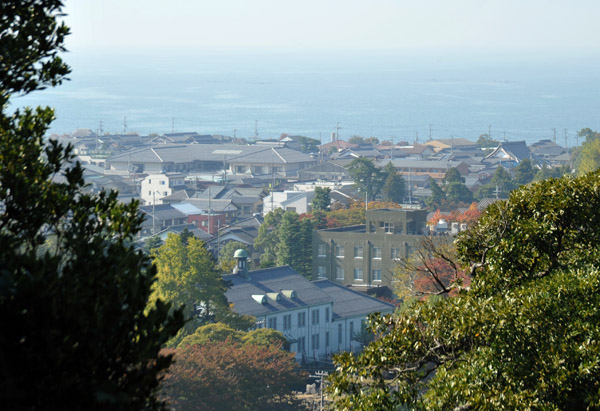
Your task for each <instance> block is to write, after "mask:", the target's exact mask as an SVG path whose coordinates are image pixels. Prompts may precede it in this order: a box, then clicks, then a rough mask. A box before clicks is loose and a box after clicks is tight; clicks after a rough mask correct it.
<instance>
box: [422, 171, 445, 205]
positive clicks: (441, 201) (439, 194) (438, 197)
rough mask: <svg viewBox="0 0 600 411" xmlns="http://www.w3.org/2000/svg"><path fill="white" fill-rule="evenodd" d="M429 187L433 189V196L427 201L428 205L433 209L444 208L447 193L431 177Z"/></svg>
mask: <svg viewBox="0 0 600 411" xmlns="http://www.w3.org/2000/svg"><path fill="white" fill-rule="evenodd" d="M429 186H430V187H431V196H430V197H429V198H427V200H426V201H425V202H426V203H427V205H428V206H429V207H431V208H440V207H444V206H445V205H446V192H445V191H444V190H442V189H441V187H440V186H439V185H438V183H436V182H435V180H434V179H433V178H431V177H429Z"/></svg>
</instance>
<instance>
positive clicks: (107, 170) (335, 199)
mask: <svg viewBox="0 0 600 411" xmlns="http://www.w3.org/2000/svg"><path fill="white" fill-rule="evenodd" d="M299 138H300V137H295V136H285V137H284V138H281V139H274V140H266V141H255V142H253V143H252V144H248V143H247V142H245V141H239V140H235V139H232V138H229V137H225V136H208V135H199V134H198V133H195V132H190V133H172V134H163V135H154V136H140V135H137V134H126V135H102V136H99V135H96V134H94V133H93V132H91V131H90V130H78V131H77V132H75V133H73V135H71V136H64V137H63V139H64V140H66V142H68V143H70V144H72V145H73V146H74V148H75V150H76V153H77V154H78V159H79V161H80V162H81V163H82V164H83V166H84V167H85V170H86V171H85V172H86V180H87V182H88V183H89V186H90V189H91V190H101V189H116V190H118V191H119V193H120V198H121V200H122V201H130V200H131V199H136V200H139V201H140V205H141V206H140V210H141V212H142V213H144V214H145V215H146V219H145V221H144V224H143V227H142V230H141V232H140V237H141V238H140V240H143V239H144V238H147V237H151V236H159V237H161V238H162V239H164V238H166V236H167V235H168V234H169V233H180V232H182V231H183V230H185V229H187V230H188V231H190V232H192V233H193V234H194V235H196V236H197V237H199V238H200V239H202V240H204V241H205V242H206V243H207V244H208V246H209V247H210V249H211V250H213V252H215V254H218V252H219V250H220V249H221V248H222V247H223V246H224V245H225V244H226V243H228V242H230V241H238V242H240V243H243V244H245V245H246V246H247V248H248V249H249V250H251V254H250V255H249V256H243V255H242V256H239V255H238V257H239V258H238V260H239V261H238V263H239V264H238V271H237V272H236V273H234V274H232V275H231V276H229V278H228V279H229V280H230V281H231V282H232V284H233V286H232V288H231V290H230V291H229V292H228V294H227V297H228V299H230V301H231V302H232V303H233V304H234V307H235V309H236V310H237V311H239V312H241V313H243V314H249V315H253V316H255V317H256V318H257V321H258V323H257V324H259V326H264V327H270V328H275V329H278V330H280V331H282V332H283V333H284V335H286V337H288V339H289V341H290V342H291V343H292V350H293V351H295V352H297V353H298V354H297V355H298V358H299V359H300V358H305V357H307V356H308V357H311V356H313V357H319V356H323V355H327V354H329V353H331V352H336V351H339V350H354V349H357V348H359V345H360V344H358V343H357V342H356V341H354V339H353V335H354V334H355V333H356V332H358V331H360V329H361V324H362V322H364V320H365V318H366V316H367V315H368V314H369V313H371V312H375V311H384V312H386V311H391V310H392V309H393V306H391V305H390V304H388V303H384V302H383V301H381V300H377V299H374V298H373V297H371V296H369V295H368V293H374V294H377V295H379V294H380V293H379V290H382V289H385V288H387V289H389V287H390V286H391V282H392V272H393V268H394V266H395V264H396V263H397V261H398V259H402V258H406V257H407V256H408V255H409V254H410V253H411V250H412V249H414V247H416V246H417V244H418V241H419V238H420V236H422V235H423V234H424V233H426V232H427V227H426V226H427V221H428V216H429V213H430V212H431V210H427V209H424V208H419V207H415V203H417V204H418V203H419V202H420V201H422V200H424V199H425V198H427V197H429V196H430V195H431V188H430V186H429V184H430V178H432V179H433V180H434V181H438V182H441V180H442V179H443V178H444V176H445V173H446V171H447V170H448V169H450V168H456V169H457V170H458V171H459V172H460V174H461V175H462V176H463V177H464V180H465V185H466V186H467V187H468V188H469V189H470V190H472V191H475V190H477V188H478V187H479V186H481V185H485V184H487V183H489V181H490V179H491V177H492V176H493V174H494V172H495V171H496V169H497V168H498V167H504V168H506V169H507V170H509V171H510V170H512V169H513V168H514V167H516V166H517V165H518V164H519V163H520V162H521V161H523V160H524V159H530V160H531V161H532V163H534V164H537V165H539V166H548V167H558V166H562V165H565V164H568V163H569V161H570V153H569V150H568V149H566V148H564V147H561V146H559V145H558V144H556V143H554V142H553V141H550V140H541V141H539V142H538V143H535V144H532V145H530V146H527V145H526V144H525V142H523V141H517V142H501V143H499V144H498V146H497V147H495V148H493V149H488V150H483V149H482V148H481V147H480V146H479V145H478V144H476V143H474V142H472V141H469V140H467V139H463V138H453V139H442V140H431V141H427V142H424V143H422V144H412V145H408V144H403V145H400V144H391V143H384V144H380V145H371V144H369V145H358V144H351V143H348V142H345V141H343V140H339V139H337V138H335V136H334V137H332V141H331V142H328V143H326V144H322V145H320V146H318V152H302V151H301V150H300V149H299V148H300V145H299V144H298V139H299ZM361 157H362V158H367V159H370V160H372V161H373V163H374V164H375V165H376V166H377V167H380V168H383V167H385V166H386V165H387V164H388V163H391V164H392V165H393V166H394V168H395V169H396V171H397V173H399V174H402V175H403V176H404V179H405V181H406V182H407V183H408V194H409V195H410V197H411V201H410V207H405V208H400V207H399V208H397V209H384V210H368V211H367V214H366V216H367V218H366V220H367V221H366V224H362V225H359V226H352V227H341V228H334V229H325V230H317V231H315V233H314V235H313V250H312V254H313V255H312V267H313V278H312V279H310V280H312V281H310V280H309V279H305V278H304V277H302V276H300V275H298V274H297V273H295V272H294V271H293V270H292V269H290V268H289V267H278V268H271V269H264V270H258V271H249V270H248V267H247V266H248V264H251V263H252V261H255V260H256V259H257V258H258V256H259V255H260V252H261V250H256V249H254V239H255V238H256V237H257V235H258V229H259V227H260V226H261V224H262V222H263V217H264V215H266V214H267V213H268V212H270V211H272V210H274V209H277V208H281V209H284V210H292V211H295V212H297V213H298V214H302V213H306V212H310V211H311V202H312V199H313V196H314V190H315V188H316V187H327V188H330V189H331V191H330V197H331V201H332V205H333V204H336V203H337V205H336V206H337V207H347V206H348V205H349V204H350V203H351V202H352V201H353V200H354V199H355V198H357V193H356V191H355V189H354V187H353V181H352V180H351V179H350V176H349V172H348V166H349V164H350V163H351V162H352V161H353V160H354V159H356V158H361ZM484 203H485V201H484ZM458 229H460V228H457V230H458ZM246 258H248V259H249V260H250V261H249V262H248V261H246ZM242 260H243V261H242Z"/></svg>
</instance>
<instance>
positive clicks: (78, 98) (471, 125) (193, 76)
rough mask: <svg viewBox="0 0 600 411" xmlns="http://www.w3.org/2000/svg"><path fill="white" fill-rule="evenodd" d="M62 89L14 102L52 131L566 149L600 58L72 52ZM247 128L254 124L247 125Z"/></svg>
mask: <svg viewBox="0 0 600 411" xmlns="http://www.w3.org/2000/svg"><path fill="white" fill-rule="evenodd" d="M65 59H66V60H67V61H68V62H69V63H70V64H71V66H72V68H73V72H72V74H71V75H70V78H71V81H69V82H66V83H64V84H63V85H62V86H60V87H58V88H55V89H52V90H46V91H43V92H40V93H33V94H32V95H30V96H27V97H25V98H21V99H17V100H16V101H15V104H17V105H49V106H52V107H54V108H55V109H56V114H57V119H56V120H55V122H54V123H53V125H52V129H51V130H50V131H51V132H52V133H59V134H62V133H69V132H72V131H74V130H75V129H76V128H79V127H85V128H91V129H93V130H95V131H96V130H98V129H99V127H100V122H102V128H103V131H104V132H111V133H121V132H123V131H124V121H123V120H124V117H126V118H127V120H126V122H127V131H128V132H138V133H142V134H147V133H151V132H153V133H166V132H171V130H172V127H173V122H174V130H175V131H176V132H177V131H197V132H199V133H201V134H224V135H233V134H234V129H235V130H236V131H235V133H236V135H237V136H238V137H247V138H253V137H254V134H255V125H256V124H257V130H258V136H259V138H277V137H279V135H280V134H281V133H288V134H302V135H306V136H309V137H313V138H317V139H319V138H321V139H322V141H323V142H327V141H329V139H330V134H331V132H332V131H334V130H335V127H336V123H337V122H339V125H340V127H341V129H340V138H342V139H348V138H349V137H350V136H352V135H361V136H364V137H370V136H375V137H378V138H379V139H380V140H386V139H390V138H391V137H393V138H394V140H395V141H409V142H413V141H414V140H415V139H416V133H417V132H418V135H419V141H425V140H427V139H428V138H429V130H430V125H431V130H432V138H434V139H435V138H450V137H451V136H454V137H457V138H458V137H464V138H468V139H472V140H476V139H477V137H478V136H479V135H481V134H484V133H487V132H488V127H489V126H491V134H492V137H493V138H496V139H500V140H502V139H505V138H506V139H507V140H525V141H527V142H528V143H533V142H535V141H538V140H540V139H552V137H553V130H552V129H553V128H555V129H556V137H557V143H559V144H561V145H565V129H566V130H567V136H568V138H567V145H568V146H569V147H572V146H574V145H575V144H576V139H575V133H576V131H577V130H579V129H581V128H584V127H590V128H592V129H595V130H598V129H600V118H599V116H598V108H599V107H600V59H599V58H597V57H589V58H588V57H585V56H580V57H574V56H531V55H524V54H522V55H510V56H508V55H506V56H503V55H499V54H494V55H484V54H480V55H474V54H470V55H461V54H460V53H449V52H448V53H416V52H414V51H413V52H410V53H403V52H398V51H396V52H383V51H380V52H352V53H350V52H331V53H327V52H319V53H308V52H301V53H257V52H253V53H243V52H242V53H240V52H237V53H234V52H204V53H191V52H190V53H183V52H178V53H169V52H156V53H146V54H141V53H140V54H136V53H129V54H117V53H114V52H111V53H71V54H67V55H65ZM255 120H258V122H257V123H255Z"/></svg>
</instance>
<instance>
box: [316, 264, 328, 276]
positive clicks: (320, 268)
mask: <svg viewBox="0 0 600 411" xmlns="http://www.w3.org/2000/svg"><path fill="white" fill-rule="evenodd" d="M317 273H318V274H319V278H325V277H327V269H326V268H325V266H322V265H320V266H318V267H317Z"/></svg>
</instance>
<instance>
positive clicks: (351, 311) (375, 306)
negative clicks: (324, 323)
mask: <svg viewBox="0 0 600 411" xmlns="http://www.w3.org/2000/svg"><path fill="white" fill-rule="evenodd" d="M313 284H314V285H316V286H317V287H319V288H320V289H321V290H323V291H324V292H325V293H327V294H328V295H329V296H331V297H333V302H334V303H333V319H334V320H335V319H338V318H348V317H356V316H359V315H367V314H370V313H375V312H381V313H387V312H392V311H394V305H392V304H390V303H386V302H384V301H381V300H378V299H376V298H373V297H371V296H368V295H366V294H363V293H360V292H358V291H354V290H352V289H350V288H348V287H344V286H343V285H340V284H337V283H334V282H332V281H329V280H317V281H313Z"/></svg>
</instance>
